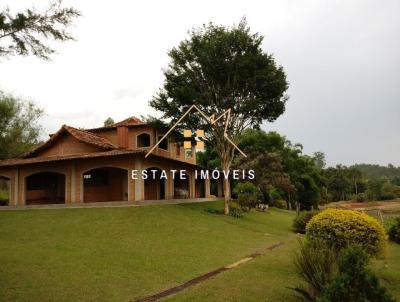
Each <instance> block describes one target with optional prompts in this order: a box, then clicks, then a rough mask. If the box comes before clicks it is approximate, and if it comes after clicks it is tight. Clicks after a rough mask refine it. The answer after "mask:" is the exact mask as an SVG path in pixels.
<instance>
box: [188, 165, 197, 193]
mask: <svg viewBox="0 0 400 302" xmlns="http://www.w3.org/2000/svg"><path fill="white" fill-rule="evenodd" d="M189 173H190V176H189V188H190V196H189V198H195V196H196V180H195V179H194V171H190V172H189Z"/></svg>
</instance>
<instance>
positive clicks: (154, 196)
mask: <svg viewBox="0 0 400 302" xmlns="http://www.w3.org/2000/svg"><path fill="white" fill-rule="evenodd" d="M145 171H146V174H147V179H144V199H145V200H160V199H165V179H164V178H163V177H162V174H161V169H159V168H156V167H151V168H147V169H145Z"/></svg>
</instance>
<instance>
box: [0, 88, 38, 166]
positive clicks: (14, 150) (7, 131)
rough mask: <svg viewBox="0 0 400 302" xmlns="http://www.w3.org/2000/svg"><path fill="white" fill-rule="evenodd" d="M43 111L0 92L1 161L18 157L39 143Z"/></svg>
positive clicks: (29, 103)
mask: <svg viewBox="0 0 400 302" xmlns="http://www.w3.org/2000/svg"><path fill="white" fill-rule="evenodd" d="M42 114H43V111H42V109H40V108H38V107H37V106H36V105H34V104H33V103H31V102H28V101H24V100H21V99H19V98H16V97H14V96H12V95H6V94H4V93H2V92H1V91H0V160H2V159H7V158H12V157H15V156H18V155H20V154H22V153H24V152H27V151H29V150H30V149H31V148H32V147H34V146H35V145H37V144H38V143H39V136H40V131H41V127H40V125H39V124H38V119H39V118H40V117H41V116H42Z"/></svg>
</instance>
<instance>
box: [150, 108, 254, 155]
mask: <svg viewBox="0 0 400 302" xmlns="http://www.w3.org/2000/svg"><path fill="white" fill-rule="evenodd" d="M192 110H197V112H199V113H200V116H201V117H202V118H203V119H205V120H206V121H207V122H208V123H209V124H210V125H212V126H216V125H217V124H216V123H217V122H218V121H219V120H220V119H222V118H223V119H224V123H223V127H224V138H225V139H226V140H227V141H228V142H229V143H230V144H231V145H232V146H233V147H234V148H235V149H236V150H238V151H239V152H240V154H242V155H243V156H244V157H247V156H246V154H245V153H244V152H243V151H242V150H240V148H239V147H238V146H237V145H236V144H235V143H234V142H233V141H232V140H231V139H230V138H229V136H228V133H227V132H228V127H229V123H230V121H231V109H227V110H226V111H225V112H224V113H222V114H221V115H220V116H218V117H215V114H212V115H211V116H207V115H206V114H205V113H204V112H203V111H201V110H200V109H199V108H198V107H197V106H196V105H192V106H190V108H189V109H188V110H187V111H186V112H185V113H184V114H183V115H182V116H181V117H180V118H179V119H178V121H177V122H176V123H175V124H174V125H173V126H172V127H171V128H170V129H169V130H168V131H167V133H165V134H164V136H163V137H162V138H161V139H160V140H159V141H158V142H157V144H155V145H154V146H153V147H152V148H151V149H150V150H149V152H147V154H146V155H145V157H148V156H149V155H150V154H151V153H152V152H153V151H154V149H155V148H157V146H158V145H159V144H160V143H161V142H162V141H163V140H164V139H166V138H167V136H168V135H169V134H170V133H171V132H172V131H173V130H174V129H175V128H176V126H178V125H179V123H180V122H182V120H183V119H184V118H185V117H186V116H187V115H188V114H189V113H190V112H191V111H192ZM183 136H184V137H185V138H189V137H191V136H192V131H191V130H184V131H183ZM201 137H204V130H201V129H198V130H197V131H196V138H201ZM183 147H184V148H185V149H190V148H191V141H189V140H185V141H184V145H183ZM196 148H198V149H204V142H203V141H201V140H196Z"/></svg>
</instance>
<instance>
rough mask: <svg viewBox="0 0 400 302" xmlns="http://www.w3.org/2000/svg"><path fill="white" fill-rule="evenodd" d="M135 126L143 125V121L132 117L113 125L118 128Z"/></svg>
mask: <svg viewBox="0 0 400 302" xmlns="http://www.w3.org/2000/svg"><path fill="white" fill-rule="evenodd" d="M134 125H143V121H142V120H141V119H139V118H137V117H136V116H131V117H128V118H127V119H124V120H123V121H120V122H118V123H115V124H113V125H112V126H114V127H118V126H134Z"/></svg>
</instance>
